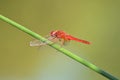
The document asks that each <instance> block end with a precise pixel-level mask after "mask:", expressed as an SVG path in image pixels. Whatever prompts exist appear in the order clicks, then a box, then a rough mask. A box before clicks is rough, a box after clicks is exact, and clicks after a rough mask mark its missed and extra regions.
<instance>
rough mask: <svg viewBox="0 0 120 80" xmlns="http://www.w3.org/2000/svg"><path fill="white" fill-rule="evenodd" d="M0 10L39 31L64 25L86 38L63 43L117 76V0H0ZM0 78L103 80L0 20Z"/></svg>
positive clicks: (119, 49)
mask: <svg viewBox="0 0 120 80" xmlns="http://www.w3.org/2000/svg"><path fill="white" fill-rule="evenodd" d="M0 14H2V15H4V16H7V17H9V18H11V19H12V20H15V21H16V22H18V23H20V24H22V25H24V26H26V27H27V28H29V29H31V30H33V31H35V32H37V33H39V34H40V35H42V36H46V35H48V34H49V32H50V31H51V30H56V29H60V30H64V31H66V32H68V33H69V34H72V35H74V36H76V37H78V38H81V39H86V40H88V41H90V42H92V44H91V45H84V44H81V43H78V42H74V41H71V42H70V43H69V44H68V45H66V46H64V47H65V48H66V49H68V50H70V51H71V52H74V53H75V54H77V55H79V56H80V57H82V58H84V59H86V60H88V61H90V62H92V63H93V64H95V65H96V66H99V67H100V68H102V69H103V70H105V71H107V72H109V73H111V74H112V75H114V76H116V77H119V78H120V69H119V68H120V62H119V61H120V42H119V41H120V22H119V21H120V1H119V0H0ZM0 36H1V38H0V45H1V46H0V80H107V78H105V77H103V76H101V75H99V74H97V73H96V72H94V71H92V70H90V69H88V68H86V67H85V66H84V65H82V64H79V63H78V62H75V61H74V60H72V59H70V58H68V57H67V56H65V55H63V54H61V53H60V52H58V51H56V50H54V49H52V48H51V47H49V46H43V47H40V48H38V47H30V46H29V42H30V41H31V40H33V39H34V38H32V37H31V36H29V35H28V34H26V33H24V32H22V31H19V30H17V29H16V28H14V27H12V26H11V25H9V24H7V23H5V22H3V21H0Z"/></svg>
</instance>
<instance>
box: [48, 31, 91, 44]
mask: <svg viewBox="0 0 120 80" xmlns="http://www.w3.org/2000/svg"><path fill="white" fill-rule="evenodd" d="M50 35H51V36H52V37H54V38H58V39H63V40H64V41H70V40H74V41H77V42H81V43H84V44H90V42H89V41H86V40H82V39H78V38H76V37H73V36H71V35H69V34H67V33H65V32H64V31H62V30H55V31H51V33H50Z"/></svg>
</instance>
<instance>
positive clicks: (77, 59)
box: [0, 15, 118, 80]
mask: <svg viewBox="0 0 120 80" xmlns="http://www.w3.org/2000/svg"><path fill="white" fill-rule="evenodd" d="M0 19H1V20H2V21H4V22H7V23H9V24H11V25H13V26H14V27H16V28H18V29H19V30H21V31H23V32H25V33H27V34H29V35H31V36H32V37H34V38H36V39H38V40H40V41H42V42H47V44H48V45H49V46H51V47H53V48H54V49H56V50H58V51H60V52H62V53H63V54H65V55H67V56H69V57H70V58H72V59H74V60H75V61H77V62H79V63H82V64H83V65H85V66H86V67H88V68H90V69H92V70H93V71H95V72H97V73H99V74H101V75H102V76H104V77H106V78H108V79H110V80H118V79H117V78H116V77H114V76H113V75H111V74H109V73H108V72H106V71H104V70H102V69H100V68H98V67H97V66H95V65H94V64H92V63H90V62H89V61H86V60H85V59H83V58H81V57H79V56H77V55H75V54H74V53H72V52H70V51H68V50H66V49H64V48H61V46H59V45H57V44H53V42H51V41H49V40H47V39H46V38H44V37H42V36H40V35H39V34H37V33H35V32H33V31H31V30H30V29H28V28H26V27H24V26H22V25H20V24H18V23H16V22H15V21H13V20H11V19H9V18H7V17H5V16H3V15H0Z"/></svg>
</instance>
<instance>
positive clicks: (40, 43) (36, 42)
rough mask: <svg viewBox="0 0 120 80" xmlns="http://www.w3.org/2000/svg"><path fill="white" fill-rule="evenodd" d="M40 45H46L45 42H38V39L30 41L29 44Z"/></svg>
mask: <svg viewBox="0 0 120 80" xmlns="http://www.w3.org/2000/svg"><path fill="white" fill-rule="evenodd" d="M42 45H46V43H45V42H44V43H43V42H40V41H39V40H33V41H30V46H42Z"/></svg>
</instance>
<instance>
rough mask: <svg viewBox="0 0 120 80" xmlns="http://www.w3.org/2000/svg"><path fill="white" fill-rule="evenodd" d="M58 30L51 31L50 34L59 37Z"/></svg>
mask: <svg viewBox="0 0 120 80" xmlns="http://www.w3.org/2000/svg"><path fill="white" fill-rule="evenodd" d="M57 32H58V30H55V31H51V32H50V35H51V36H52V37H57Z"/></svg>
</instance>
